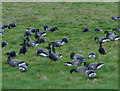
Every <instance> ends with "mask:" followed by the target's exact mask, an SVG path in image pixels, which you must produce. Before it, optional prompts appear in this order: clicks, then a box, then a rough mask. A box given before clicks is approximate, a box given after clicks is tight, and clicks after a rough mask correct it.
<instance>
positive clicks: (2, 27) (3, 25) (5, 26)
mask: <svg viewBox="0 0 120 91" xmlns="http://www.w3.org/2000/svg"><path fill="white" fill-rule="evenodd" d="M4 28H8V25H5V24H0V29H4Z"/></svg>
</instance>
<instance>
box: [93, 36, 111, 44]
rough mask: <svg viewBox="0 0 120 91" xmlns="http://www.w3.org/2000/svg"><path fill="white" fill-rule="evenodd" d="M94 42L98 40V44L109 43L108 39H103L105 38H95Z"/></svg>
mask: <svg viewBox="0 0 120 91" xmlns="http://www.w3.org/2000/svg"><path fill="white" fill-rule="evenodd" d="M94 39H95V40H98V42H99V43H100V42H102V43H105V42H107V41H109V39H108V38H105V37H99V38H98V37H95V38H94Z"/></svg>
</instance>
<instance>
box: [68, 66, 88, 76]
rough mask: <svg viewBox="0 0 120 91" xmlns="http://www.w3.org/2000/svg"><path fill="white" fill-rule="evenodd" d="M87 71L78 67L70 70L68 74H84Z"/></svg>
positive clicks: (85, 68)
mask: <svg viewBox="0 0 120 91" xmlns="http://www.w3.org/2000/svg"><path fill="white" fill-rule="evenodd" d="M87 70H88V68H87V67H78V68H77V69H71V70H70V74H72V72H77V73H85V72H86V71H87Z"/></svg>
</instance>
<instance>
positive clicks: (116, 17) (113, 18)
mask: <svg viewBox="0 0 120 91" xmlns="http://www.w3.org/2000/svg"><path fill="white" fill-rule="evenodd" d="M119 19H120V17H118V16H112V20H119Z"/></svg>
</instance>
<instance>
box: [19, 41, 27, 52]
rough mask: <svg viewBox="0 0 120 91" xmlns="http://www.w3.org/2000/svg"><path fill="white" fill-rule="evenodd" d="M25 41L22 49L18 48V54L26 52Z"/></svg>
mask: <svg viewBox="0 0 120 91" xmlns="http://www.w3.org/2000/svg"><path fill="white" fill-rule="evenodd" d="M25 42H26V39H24V43H23V44H21V45H22V47H20V48H19V50H18V52H19V53H20V54H25V53H26V51H27V48H26V43H25Z"/></svg>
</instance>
